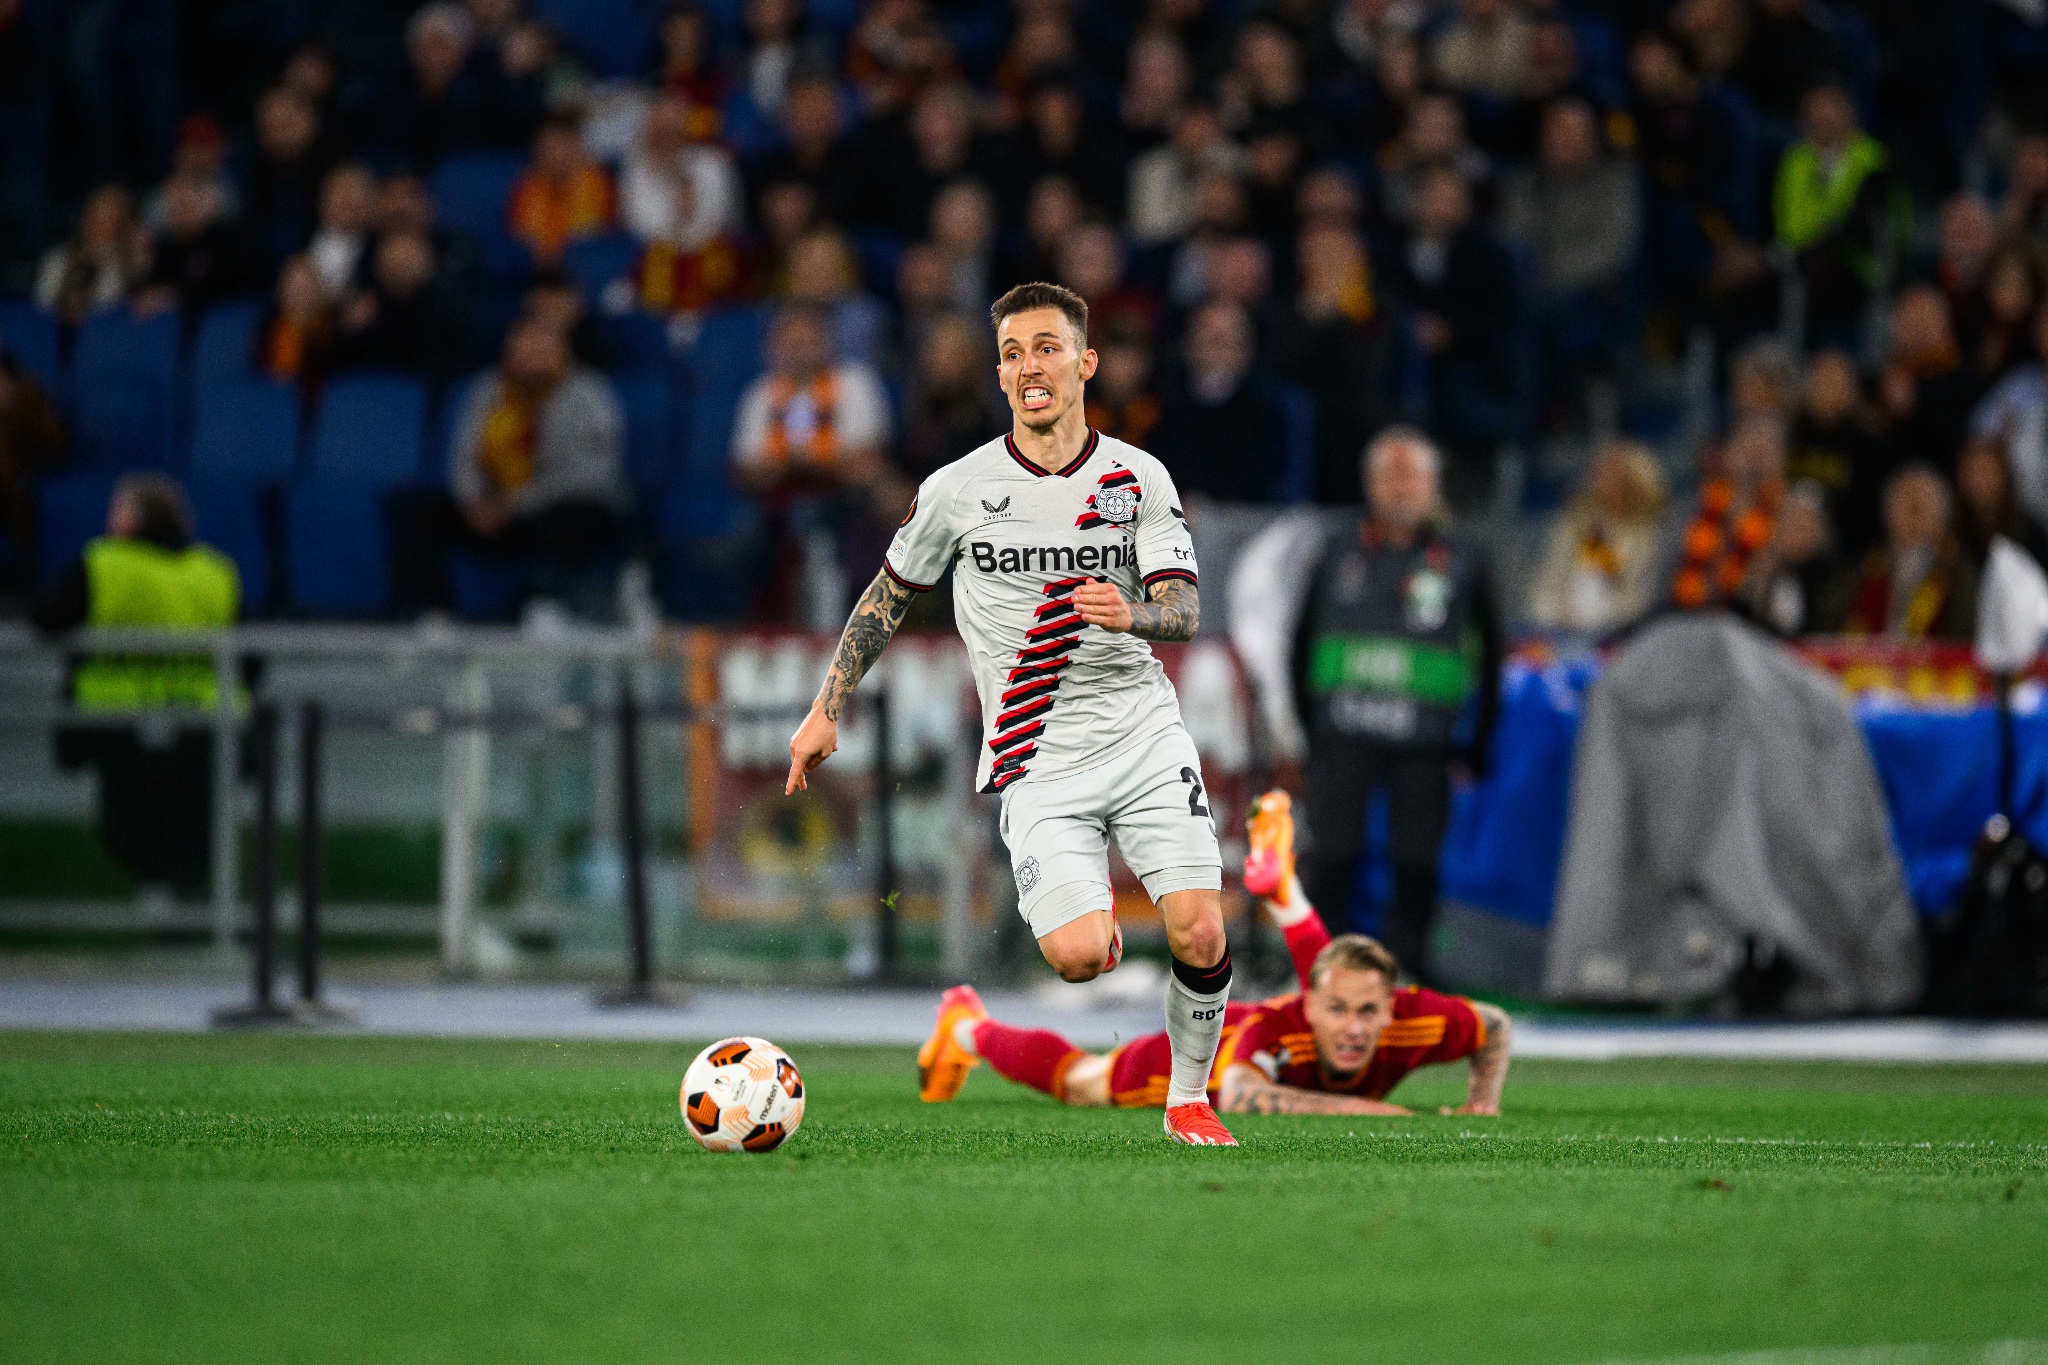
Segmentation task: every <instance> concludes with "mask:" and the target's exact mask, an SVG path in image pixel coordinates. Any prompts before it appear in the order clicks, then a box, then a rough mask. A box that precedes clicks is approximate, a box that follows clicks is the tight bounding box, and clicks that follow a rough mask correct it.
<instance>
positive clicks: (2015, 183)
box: [1998, 133, 2048, 238]
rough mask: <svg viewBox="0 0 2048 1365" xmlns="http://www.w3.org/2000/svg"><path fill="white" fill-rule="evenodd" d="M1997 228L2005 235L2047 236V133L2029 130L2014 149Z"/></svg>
mask: <svg viewBox="0 0 2048 1365" xmlns="http://www.w3.org/2000/svg"><path fill="white" fill-rule="evenodd" d="M1998 227H1999V231H2000V232H2002V233H2004V234H2005V235H2007V236H2017V235H2020V234H2026V235H2030V236H2033V237H2036V238H2048V133H2029V134H2028V135H2026V136H2025V137H2022V138H2021V139H2020V140H2019V144H2018V145H2017V146H2015V147H2014V148H2013V152H2012V171H2011V173H2010V174H2009V175H2008V176H2007V178H2006V183H2005V199H2004V201H2003V202H2002V203H2001V204H2000V205H1999V208H1998Z"/></svg>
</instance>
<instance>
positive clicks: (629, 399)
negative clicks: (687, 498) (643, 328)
mask: <svg viewBox="0 0 2048 1365" xmlns="http://www.w3.org/2000/svg"><path fill="white" fill-rule="evenodd" d="M612 383H613V385H614V387H616V388H617V389H618V392H619V404H620V406H621V407H623V408H624V409H625V410H626V478H627V480H628V481H629V482H630V483H631V484H632V485H633V487H634V489H635V490H636V491H638V492H640V493H641V494H642V495H648V494H652V493H654V492H655V491H657V490H659V489H660V488H662V487H663V486H664V485H665V484H666V483H667V482H668V478H669V475H670V473H671V472H672V471H673V467H674V464H675V447H676V423H675V406H676V405H675V392H674V389H673V387H672V386H671V384H670V383H669V379H668V376H667V375H666V374H663V373H660V372H658V371H657V372H653V373H647V372H640V373H633V374H619V375H614V376H613V377H612Z"/></svg>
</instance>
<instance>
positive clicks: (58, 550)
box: [36, 474, 114, 582]
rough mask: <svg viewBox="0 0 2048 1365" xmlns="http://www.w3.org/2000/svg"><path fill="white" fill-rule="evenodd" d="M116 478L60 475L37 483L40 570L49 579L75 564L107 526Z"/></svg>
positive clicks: (37, 532)
mask: <svg viewBox="0 0 2048 1365" xmlns="http://www.w3.org/2000/svg"><path fill="white" fill-rule="evenodd" d="M113 492H114V480H113V479H112V478H111V477H109V476H108V475H104V474H58V475H55V476H53V477H51V478H47V479H44V480H43V481H42V482H41V483H39V484H37V485H36V541H37V545H36V573H37V576H38V577H39V578H40V579H42V580H43V581H45V582H47V581H49V580H50V579H52V578H55V577H56V576H57V575H58V574H60V573H62V572H63V571H64V570H65V569H67V568H69V567H70V566H71V563H72V561H73V560H75V559H77V558H78V556H79V555H80V554H81V553H83V552H84V550H85V543H86V542H87V541H89V540H91V539H92V538H93V537H94V536H97V535H99V534H101V533H102V532H104V531H105V530H106V529H107V499H108V498H109V497H110V496H112V494H113Z"/></svg>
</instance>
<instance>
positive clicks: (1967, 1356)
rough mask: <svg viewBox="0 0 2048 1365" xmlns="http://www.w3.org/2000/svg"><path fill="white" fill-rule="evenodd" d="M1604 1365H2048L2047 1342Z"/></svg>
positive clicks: (1739, 1355)
mask: <svg viewBox="0 0 2048 1365" xmlns="http://www.w3.org/2000/svg"><path fill="white" fill-rule="evenodd" d="M1602 1365H2048V1341H1987V1342H1983V1343H1981V1344H1980V1343H1974V1342H1972V1343H1952V1342H1951V1343H1941V1342H1921V1343H1915V1344H1912V1345H1900V1346H1850V1347H1845V1348H1842V1349H1837V1350H1828V1349H1819V1350H1787V1351H1743V1352H1738V1353H1736V1354H1732V1355H1717V1356H1658V1357H1656V1358H1654V1359H1636V1360H1612V1361H1605V1362H1602Z"/></svg>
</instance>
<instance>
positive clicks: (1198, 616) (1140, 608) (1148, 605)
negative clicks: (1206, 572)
mask: <svg viewBox="0 0 2048 1365" xmlns="http://www.w3.org/2000/svg"><path fill="white" fill-rule="evenodd" d="M1145 591H1146V594H1147V600H1145V601H1143V602H1126V601H1125V600H1124V595H1123V594H1122V593H1121V592H1118V591H1117V587H1116V584H1114V583H1101V582H1094V583H1083V584H1082V585H1081V586H1080V587H1078V588H1075V589H1074V611H1075V612H1076V613H1077V614H1078V615H1079V616H1080V618H1081V619H1082V620H1083V621H1086V622H1087V623H1088V624H1089V625H1091V626H1100V627H1102V628H1103V629H1104V630H1107V631H1111V632H1114V633H1117V634H1122V633H1124V632H1126V631H1128V632H1130V633H1131V634H1132V635H1135V636H1137V637H1138V638H1139V639H1140V640H1167V641H1174V640H1192V639H1194V638H1195V631H1196V629H1197V628H1198V627H1200V625H1201V624H1202V594H1201V593H1200V591H1198V590H1197V589H1196V587H1195V585H1194V584H1192V583H1190V582H1188V581H1187V580H1186V579H1185V578H1162V579H1160V580H1159V581H1158V582H1157V583H1154V584H1152V585H1151V586H1150V587H1148V588H1147V589H1146V590H1145Z"/></svg>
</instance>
